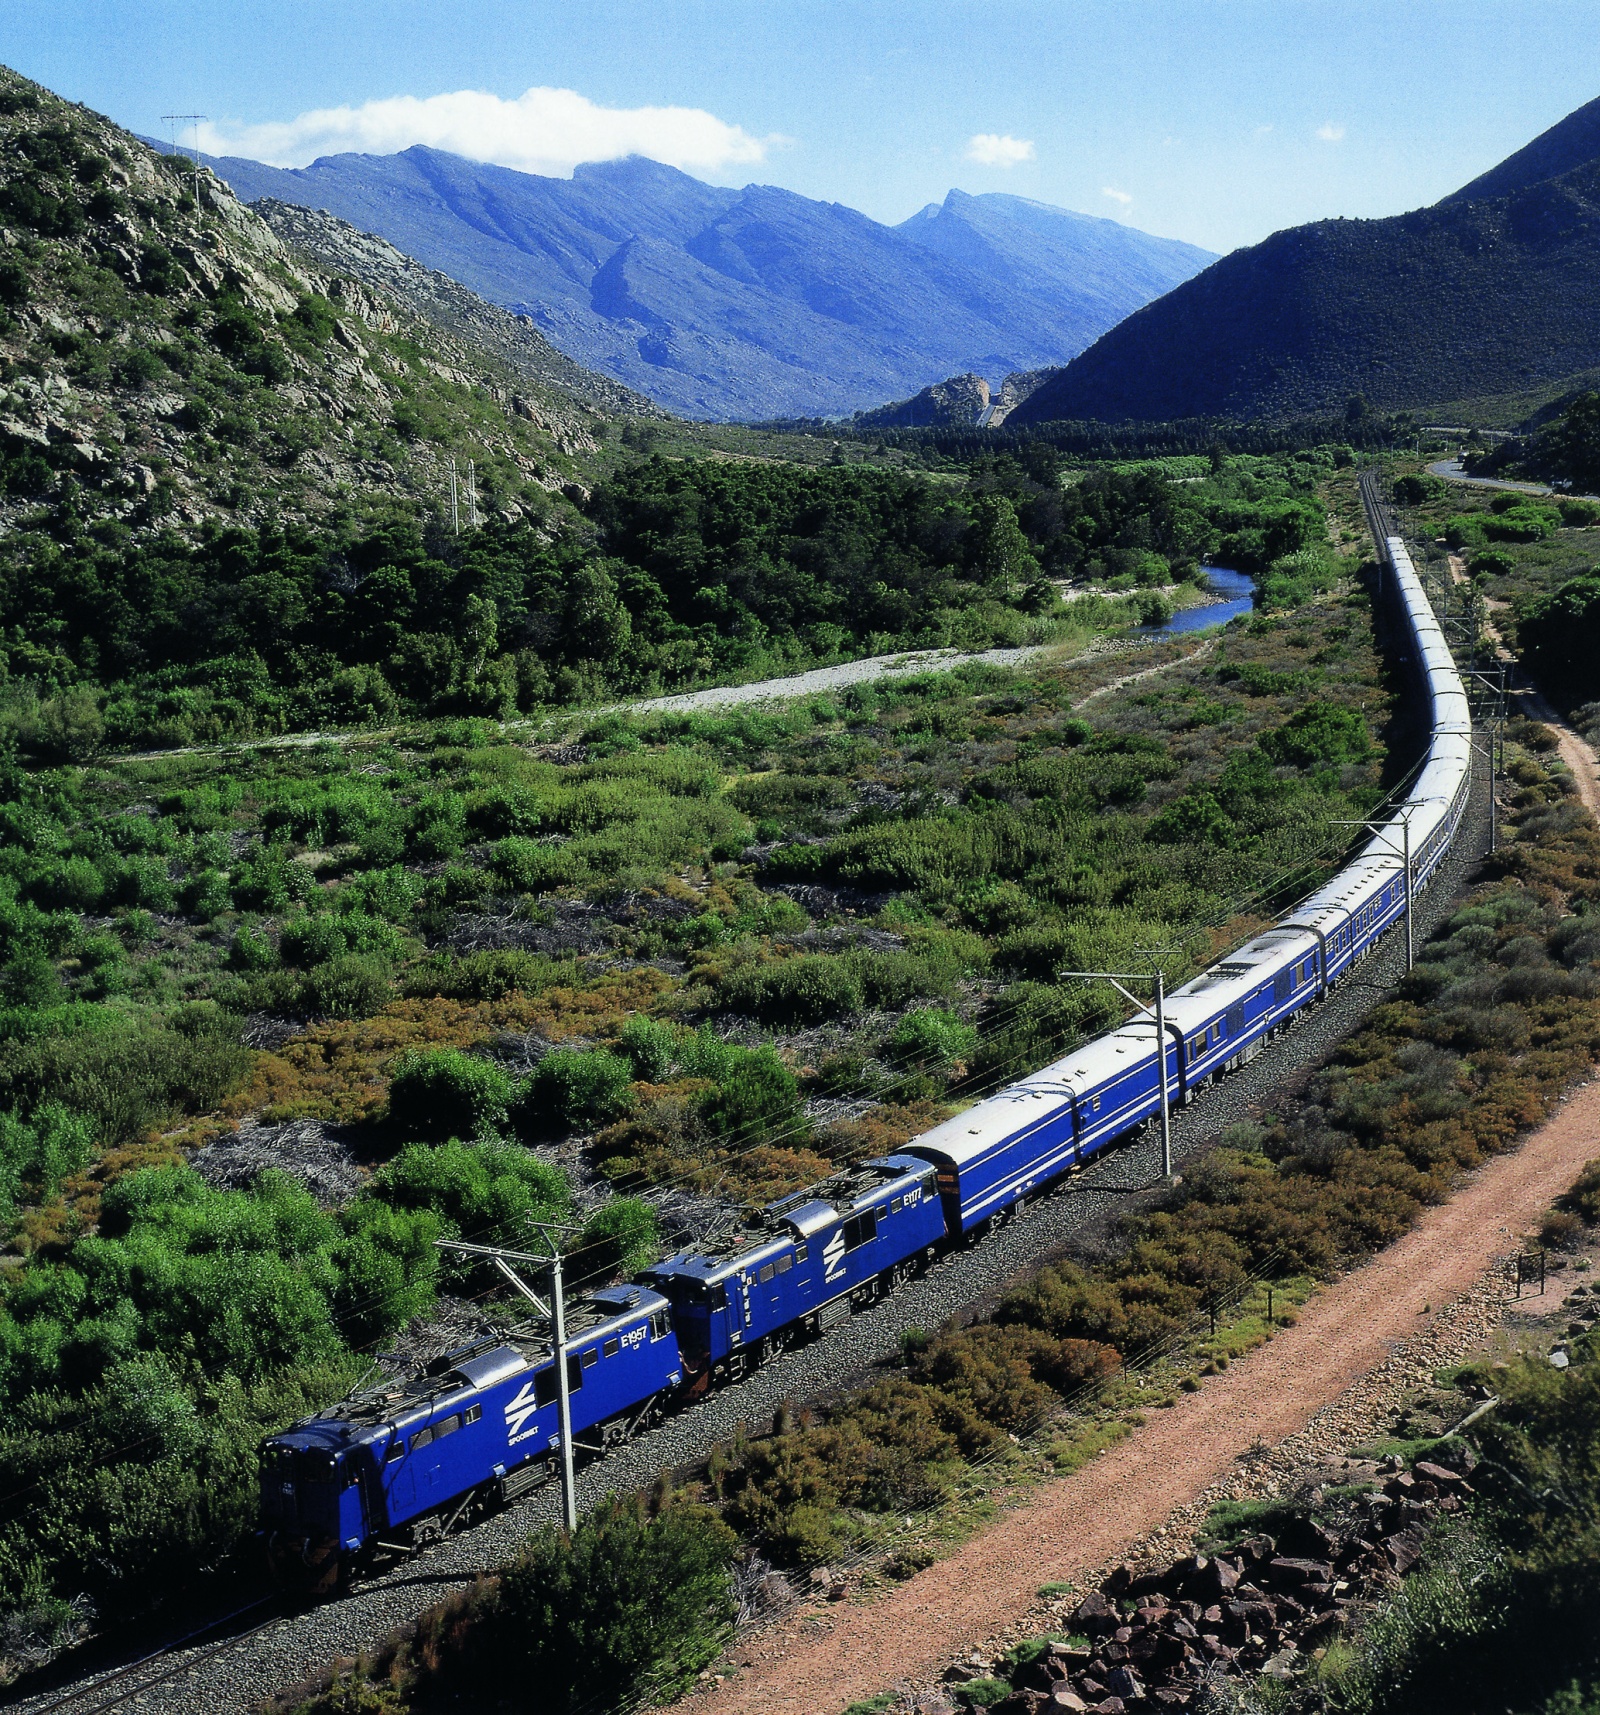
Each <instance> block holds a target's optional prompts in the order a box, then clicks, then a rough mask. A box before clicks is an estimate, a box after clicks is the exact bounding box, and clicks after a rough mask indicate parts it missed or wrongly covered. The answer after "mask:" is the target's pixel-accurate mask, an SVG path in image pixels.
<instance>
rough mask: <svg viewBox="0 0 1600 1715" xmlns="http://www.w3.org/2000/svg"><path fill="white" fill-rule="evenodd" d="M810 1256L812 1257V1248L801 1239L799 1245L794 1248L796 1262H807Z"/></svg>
mask: <svg viewBox="0 0 1600 1715" xmlns="http://www.w3.org/2000/svg"><path fill="white" fill-rule="evenodd" d="M810 1255H811V1247H810V1246H809V1245H808V1244H807V1243H806V1241H805V1240H804V1239H801V1241H800V1242H799V1244H797V1245H796V1246H795V1247H794V1260H795V1261H796V1262H804V1261H805V1260H806V1258H807V1257H808V1256H810Z"/></svg>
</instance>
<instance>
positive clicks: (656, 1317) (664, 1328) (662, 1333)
mask: <svg viewBox="0 0 1600 1715" xmlns="http://www.w3.org/2000/svg"><path fill="white" fill-rule="evenodd" d="M671 1332H672V1318H671V1317H670V1316H669V1315H668V1314H667V1312H666V1311H665V1310H652V1311H651V1312H650V1338H651V1339H652V1340H664V1339H666V1337H667V1335H668V1334H670V1333H671Z"/></svg>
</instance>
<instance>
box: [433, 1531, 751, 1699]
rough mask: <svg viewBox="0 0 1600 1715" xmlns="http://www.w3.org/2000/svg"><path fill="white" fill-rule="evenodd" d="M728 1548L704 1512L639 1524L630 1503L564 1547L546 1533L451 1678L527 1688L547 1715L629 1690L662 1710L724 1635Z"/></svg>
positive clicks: (564, 1541)
mask: <svg viewBox="0 0 1600 1715" xmlns="http://www.w3.org/2000/svg"><path fill="white" fill-rule="evenodd" d="M736 1546H737V1539H736V1538H735V1537H734V1534H733V1532H732V1531H731V1530H730V1529H729V1528H728V1527H727V1526H726V1525H725V1524H723V1523H722V1521H721V1520H720V1519H719V1518H718V1517H717V1516H716V1514H715V1513H713V1512H712V1511H711V1510H710V1509H709V1508H706V1507H696V1506H689V1505H685V1504H681V1503H679V1504H674V1505H670V1506H668V1507H667V1508H666V1509H665V1510H664V1511H663V1512H662V1513H661V1515H660V1517H658V1518H655V1519H651V1518H649V1517H647V1516H646V1514H645V1511H644V1508H643V1506H642V1504H641V1503H640V1502H639V1501H637V1500H635V1501H632V1502H626V1501H621V1500H612V1501H608V1502H606V1503H604V1504H603V1505H601V1506H599V1507H597V1508H596V1509H595V1510H594V1511H593V1512H591V1513H590V1514H589V1515H588V1516H587V1517H586V1518H584V1519H583V1520H581V1521H580V1523H579V1525H578V1529H577V1532H576V1533H575V1535H573V1536H572V1537H571V1538H570V1539H568V1538H567V1537H566V1535H565V1534H564V1533H563V1532H560V1531H558V1530H556V1529H555V1527H554V1526H553V1525H546V1526H544V1527H543V1529H541V1530H540V1531H538V1532H537V1533H536V1534H535V1535H534V1536H533V1537H531V1538H530V1539H529V1541H528V1545H527V1547H526V1548H524V1549H523V1551H522V1553H521V1554H520V1555H519V1556H518V1557H517V1559H516V1560H515V1561H513V1562H512V1564H511V1565H510V1566H509V1567H508V1568H507V1569H506V1570H505V1572H504V1573H503V1574H502V1575H501V1579H500V1584H499V1588H498V1589H497V1591H496V1592H495V1594H494V1596H493V1597H492V1598H491V1599H490V1602H489V1604H488V1607H487V1610H486V1612H485V1613H484V1615H483V1620H482V1623H481V1624H480V1625H479V1626H478V1627H475V1628H473V1629H472V1630H471V1631H469V1632H468V1634H467V1638H466V1646H467V1647H466V1648H465V1649H463V1650H462V1652H461V1655H460V1657H459V1658H458V1660H459V1663H460V1675H461V1678H463V1679H464V1680H465V1681H466V1682H467V1683H468V1684H469V1685H472V1686H474V1687H475V1688H478V1689H481V1690H482V1691H484V1692H487V1693H488V1694H490V1695H493V1696H510V1697H513V1698H515V1699H517V1701H518V1702H519V1703H520V1702H526V1701H527V1700H528V1698H529V1695H530V1692H529V1688H530V1687H537V1688H538V1692H537V1699H536V1700H537V1703H538V1707H539V1708H540V1709H541V1710H542V1711H548V1712H549V1715H558V1712H560V1711H577V1710H579V1709H583V1708H587V1707H590V1706H593V1707H595V1708H614V1707H615V1706H616V1705H617V1704H619V1703H621V1702H623V1701H625V1700H626V1699H627V1698H628V1697H630V1696H631V1695H633V1694H635V1693H638V1692H641V1691H643V1692H648V1694H649V1695H650V1696H651V1697H652V1698H653V1699H654V1700H655V1701H657V1702H669V1701H671V1700H672V1698H673V1697H674V1696H676V1695H677V1694H678V1693H680V1692H681V1691H682V1690H683V1688H684V1687H685V1686H686V1685H688V1684H689V1683H690V1682H691V1681H692V1679H693V1677H694V1675H695V1674H696V1673H697V1672H698V1671H699V1670H700V1669H701V1668H702V1667H704V1666H705V1664H706V1663H707V1662H708V1661H710V1660H711V1659H712V1658H713V1657H714V1656H715V1655H716V1653H717V1650H718V1649H719V1648H720V1647H721V1644H722V1642H723V1640H724V1638H725V1637H726V1635H727V1627H728V1625H729V1623H730V1621H731V1620H732V1618H733V1612H734V1606H733V1601H732V1597H731V1595H730V1591H729V1583H728V1566H729V1564H730V1562H731V1561H732V1558H733V1553H734V1550H735V1548H736ZM449 1677H450V1678H454V1677H456V1675H455V1674H453V1673H452V1674H450V1675H449Z"/></svg>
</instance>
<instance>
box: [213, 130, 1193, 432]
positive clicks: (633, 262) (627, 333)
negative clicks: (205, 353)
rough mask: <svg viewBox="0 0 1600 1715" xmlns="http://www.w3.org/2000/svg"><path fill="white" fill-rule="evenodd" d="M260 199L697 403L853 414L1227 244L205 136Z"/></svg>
mask: <svg viewBox="0 0 1600 1715" xmlns="http://www.w3.org/2000/svg"><path fill="white" fill-rule="evenodd" d="M202 159H203V160H206V161H207V164H209V165H210V166H211V167H212V169H213V170H214V171H215V172H216V173H217V174H218V175H219V176H220V177H221V178H223V179H225V180H226V181H227V182H228V183H229V184H230V185H231V186H232V187H233V189H234V191H235V193H236V194H237V195H238V196H239V197H240V198H241V199H243V200H244V201H246V202H254V201H256V200H258V199H261V198H272V199H275V200H277V201H279V202H282V203H289V204H299V205H302V206H305V207H308V208H311V209H320V210H326V211H327V212H329V213H331V214H333V215H336V216H338V217H339V218H340V219H342V220H344V221H347V222H349V223H350V224H351V225H352V226H355V227H357V228H359V229H360V230H362V231H364V232H370V233H375V234H377V235H379V236H381V237H383V238H386V239H388V240H389V241H390V242H391V243H392V244H394V245H395V246H397V247H398V248H399V249H400V250H402V251H404V252H405V253H406V254H407V255H409V256H412V257H415V258H416V259H417V260H418V261H419V262H421V263H423V264H425V265H426V266H427V267H429V268H432V269H436V270H438V271H440V272H441V273H444V274H447V275H449V276H450V277H451V278H453V279H455V280H458V281H460V282H461V283H462V284H464V285H466V286H468V287H470V288H471V289H472V290H473V291H475V292H477V293H479V294H480V295H481V296H483V297H484V298H487V299H489V300H490V301H491V302H493V303H496V304H499V305H501V306H503V307H504V308H506V309H508V310H511V311H514V312H516V313H518V314H522V315H526V316H528V317H530V318H531V320H532V322H533V324H534V325H535V326H536V327H537V328H538V330H539V331H540V332H542V333H543V334H544V335H545V336H546V338H548V339H549V341H550V342H551V344H553V345H554V346H556V347H557V348H558V349H559V350H561V351H563V352H565V353H566V354H567V355H568V356H570V357H572V358H574V359H575V360H576V361H577V362H579V363H581V364H583V365H585V366H586V367H588V368H590V369H595V370H599V371H600V372H602V373H603V374H606V375H609V376H612V377H614V378H615V379H616V380H618V381H620V382H623V383H624V384H625V385H626V386H628V387H630V388H634V389H636V390H637V391H639V392H641V393H644V394H647V395H648V396H649V397H650V398H652V399H654V400H655V401H656V402H657V403H658V404H660V405H662V406H664V407H666V408H667V409H669V410H671V411H674V412H677V413H680V414H682V415H685V416H690V417H701V418H710V419H714V420H750V419H771V418H781V417H799V416H832V415H839V414H843V413H847V412H851V411H854V410H857V409H861V408H864V407H868V406H873V405H877V404H879V403H880V402H881V401H883V400H884V399H887V398H897V397H903V396H905V395H907V394H909V393H914V392H916V391H917V390H918V389H920V388H921V387H924V386H926V385H927V384H928V383H930V382H933V381H936V380H938V379H939V378H940V377H942V376H946V375H950V374H952V373H954V372H957V371H961V370H972V371H976V372H978V373H982V374H987V375H992V376H994V377H995V378H996V379H997V380H998V379H999V377H1001V376H1002V375H1005V374H1006V373H1008V372H1010V371H1013V370H1033V369H1039V368H1043V367H1048V366H1053V365H1060V364H1063V363H1065V362H1066V361H1067V360H1069V359H1070V358H1072V357H1073V356H1075V355H1076V354H1077V353H1078V352H1080V351H1082V350H1083V349H1084V348H1085V347H1086V346H1087V345H1089V344H1090V343H1091V342H1092V341H1093V340H1095V339H1096V338H1098V337H1099V336H1100V335H1101V334H1102V333H1104V332H1105V331H1106V330H1107V329H1108V328H1110V327H1112V326H1114V325H1115V324H1116V323H1118V322H1119V321H1121V320H1122V319H1123V317H1125V316H1126V315H1128V314H1129V313H1130V312H1131V311H1133V310H1136V309H1138V308H1139V307H1140V306H1141V305H1143V304H1146V303H1148V302H1149V301H1150V300H1151V299H1153V298H1157V297H1159V296H1160V295H1161V294H1162V293H1164V292H1166V291H1168V290H1169V289H1170V288H1171V287H1173V286H1175V285H1177V284H1178V283H1179V282H1180V281H1183V280H1186V279H1188V278H1189V277H1190V276H1191V275H1193V274H1194V273H1196V272H1197V271H1198V270H1199V269H1201V268H1203V267H1204V266H1205V265H1206V264H1207V263H1208V262H1210V261H1212V259H1213V258H1212V253H1211V252H1209V251H1205V250H1200V249H1197V248H1196V247H1195V246H1193V245H1188V244H1182V243H1179V242H1177V241H1175V240H1171V239H1163V238H1153V237H1151V236H1149V235H1148V234H1146V233H1142V232H1139V231H1137V230H1135V229H1134V228H1132V227H1128V226H1124V225H1122V224H1120V223H1119V222H1117V221H1113V220H1102V219H1097V218H1095V217H1092V216H1089V215H1083V214H1074V213H1071V212H1069V211H1068V210H1065V209H1059V208H1053V207H1050V206H1049V205H1047V204H1044V203H1037V202H1031V201H1029V200H1027V199H1026V198H1023V197H1014V196H1006V195H1001V194H987V195H982V196H969V195H967V194H966V193H965V192H962V191H956V190H952V191H951V192H950V194H949V195H948V196H947V197H946V198H945V199H944V201H943V202H941V203H930V204H929V205H928V206H927V207H926V208H924V209H922V210H921V211H920V212H919V213H917V214H915V215H913V216H912V217H911V218H910V219H909V220H906V221H904V222H902V223H901V224H899V225H897V226H887V225H883V224H881V223H879V222H878V221H875V220H871V219H869V218H868V217H867V216H866V215H864V214H861V213H859V212H857V211H856V210H855V209H851V208H846V207H844V206H843V205H842V204H839V203H829V202H818V201H814V200H812V199H810V198H807V197H803V196H799V195H797V194H796V193H795V192H793V191H787V190H782V189H779V188H777V187H775V186H772V185H747V186H745V187H744V188H743V189H742V190H733V189H728V188H725V187H719V186H715V185H708V184H703V183H702V182H700V181H699V180H697V179H695V178H692V177H690V176H689V175H688V174H686V173H682V172H679V171H678V170H677V169H675V168H673V167H668V166H663V165H661V164H659V163H657V162H655V161H650V160H645V159H643V158H641V157H637V156H635V157H630V158H628V159H625V160H618V161H608V162H603V163H593V164H590V165H587V166H580V167H578V168H577V169H576V170H575V172H574V173H573V175H572V177H571V178H570V179H558V178H546V177H541V176H538V175H535V174H531V173H522V172H516V171H513V170H511V169H510V168H506V167H496V166H488V165H484V164H481V163H477V162H472V161H467V160H464V159H462V158H461V157H459V156H455V155H450V154H445V153H442V152H441V151H439V150H436V149H429V148H424V147H420V146H419V147H416V148H411V149H407V150H405V151H404V152H403V153H400V154H396V155H357V154H346V155H333V156H328V157H325V158H324V159H322V160H319V161H316V162H314V163H313V164H312V165H311V166H309V167H305V168H297V169H287V168H277V167H269V166H263V165H262V164H261V163H259V162H256V161H247V160H242V159H239V158H236V157H223V158H209V157H202Z"/></svg>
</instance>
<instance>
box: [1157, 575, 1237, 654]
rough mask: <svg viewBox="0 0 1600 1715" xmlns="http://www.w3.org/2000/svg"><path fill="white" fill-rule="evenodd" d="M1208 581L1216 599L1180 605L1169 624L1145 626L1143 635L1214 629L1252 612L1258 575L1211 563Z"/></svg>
mask: <svg viewBox="0 0 1600 1715" xmlns="http://www.w3.org/2000/svg"><path fill="white" fill-rule="evenodd" d="M1206 582H1207V583H1208V584H1209V585H1210V586H1211V590H1212V593H1213V594H1214V595H1215V596H1216V597H1217V600H1216V601H1208V602H1205V603H1204V604H1203V605H1201V606H1199V607H1180V608H1179V609H1178V611H1177V612H1176V613H1175V614H1173V616H1172V618H1171V619H1169V620H1168V621H1167V623H1166V624H1165V625H1146V626H1141V627H1140V631H1139V635H1140V636H1141V637H1176V636H1178V635H1179V634H1180V633H1182V632H1185V631H1210V630H1212V629H1213V628H1214V627H1215V626H1218V625H1226V624H1227V623H1228V621H1229V620H1230V619H1237V618H1238V617H1239V615H1240V614H1241V613H1249V611H1250V610H1251V608H1252V607H1253V606H1254V605H1255V602H1254V596H1255V587H1256V583H1255V579H1254V578H1252V577H1251V576H1250V574H1249V573H1248V572H1235V571H1230V570H1229V569H1228V567H1226V566H1207V567H1206Z"/></svg>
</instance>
